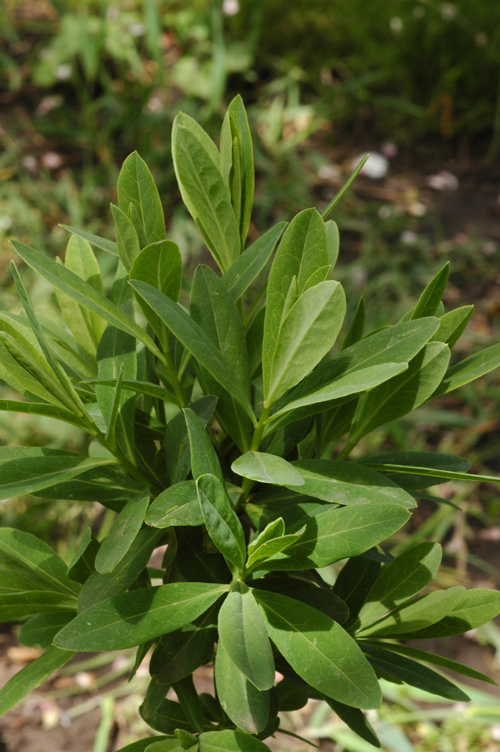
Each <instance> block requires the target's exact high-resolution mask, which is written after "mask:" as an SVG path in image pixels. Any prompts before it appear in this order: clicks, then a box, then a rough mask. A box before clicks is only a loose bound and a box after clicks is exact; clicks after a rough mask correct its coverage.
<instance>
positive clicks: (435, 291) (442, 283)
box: [410, 262, 450, 319]
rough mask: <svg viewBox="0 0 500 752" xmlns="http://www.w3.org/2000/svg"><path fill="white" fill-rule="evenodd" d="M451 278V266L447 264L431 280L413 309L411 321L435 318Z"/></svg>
mask: <svg viewBox="0 0 500 752" xmlns="http://www.w3.org/2000/svg"><path fill="white" fill-rule="evenodd" d="M449 277H450V264H449V262H447V263H446V264H445V265H444V266H443V268H442V269H440V271H439V272H438V273H437V274H436V276H435V277H434V278H433V279H431V281H430V282H429V284H428V285H427V286H426V288H425V290H424V291H423V293H422V295H421V296H420V298H419V300H418V302H417V305H416V306H415V308H414V309H413V312H412V314H411V316H410V319H420V318H422V317H423V316H434V314H435V313H436V311H437V308H438V306H439V304H440V302H441V298H442V297H443V293H444V291H445V290H446V285H447V284H448V279H449Z"/></svg>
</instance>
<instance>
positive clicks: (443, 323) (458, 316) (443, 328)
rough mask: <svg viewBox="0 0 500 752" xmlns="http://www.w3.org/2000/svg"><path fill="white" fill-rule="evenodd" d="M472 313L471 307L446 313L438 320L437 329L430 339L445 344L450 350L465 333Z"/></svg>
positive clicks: (472, 307)
mask: <svg viewBox="0 0 500 752" xmlns="http://www.w3.org/2000/svg"><path fill="white" fill-rule="evenodd" d="M473 313H474V306H473V305H468V306H461V307H460V308H455V309H454V310H453V311H448V313H445V314H444V316H441V318H440V319H439V329H438V330H437V332H436V334H435V335H434V337H433V338H432V339H433V340H436V341H437V342H445V343H446V344H447V345H448V347H449V348H450V349H452V348H453V347H454V345H455V344H456V342H457V341H458V340H459V339H460V337H461V336H462V334H463V332H464V331H465V328H466V326H467V324H468V323H469V321H470V319H471V316H472V314H473Z"/></svg>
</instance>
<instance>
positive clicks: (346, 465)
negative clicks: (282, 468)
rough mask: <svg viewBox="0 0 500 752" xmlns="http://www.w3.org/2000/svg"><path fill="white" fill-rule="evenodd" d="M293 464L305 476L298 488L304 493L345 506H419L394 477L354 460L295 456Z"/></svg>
mask: <svg viewBox="0 0 500 752" xmlns="http://www.w3.org/2000/svg"><path fill="white" fill-rule="evenodd" d="M292 466H293V467H294V468H295V470H296V471H297V472H298V473H300V475H301V476H302V479H303V481H304V483H303V485H302V486H301V487H300V489H299V490H300V493H301V494H304V495H305V496H312V497H313V498H315V499H321V500H322V501H328V502H330V503H333V504H341V505H342V506H350V505H357V504H373V503H374V502H377V503H392V504H398V505H400V506H402V507H406V508H407V509H412V508H413V507H415V506H416V502H415V500H414V498H413V497H412V496H410V494H409V493H407V492H406V491H404V490H403V489H402V488H400V487H399V486H398V485H396V483H394V481H392V480H389V479H388V478H387V477H386V476H384V475H382V473H378V472H375V471H372V470H371V468H370V469H369V468H366V467H363V466H360V465H358V464H355V463H353V462H341V461H338V460H322V459H317V460H316V459H311V460H296V461H294V462H292ZM366 470H368V472H366ZM285 485H286V486H287V488H289V487H291V484H288V483H286V484H285ZM291 490H292V491H293V490H295V487H291Z"/></svg>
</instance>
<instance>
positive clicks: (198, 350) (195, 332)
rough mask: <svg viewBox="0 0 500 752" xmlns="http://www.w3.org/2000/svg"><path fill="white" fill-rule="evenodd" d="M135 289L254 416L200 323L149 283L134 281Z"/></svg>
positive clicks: (225, 363) (242, 392)
mask: <svg viewBox="0 0 500 752" xmlns="http://www.w3.org/2000/svg"><path fill="white" fill-rule="evenodd" d="M131 285H132V287H133V288H134V290H136V291H137V292H138V293H139V295H140V296H141V297H142V298H144V300H145V301H146V303H148V305H150V306H151V308H153V309H154V311H155V312H156V313H157V314H158V316H159V317H160V319H161V320H162V321H163V323H164V324H165V325H166V326H167V327H168V328H169V329H170V331H171V332H172V334H173V335H174V336H175V337H176V338H177V339H178V340H179V341H180V342H181V343H182V344H183V345H184V347H185V348H186V349H187V350H189V352H190V353H191V354H192V355H193V356H194V358H195V359H196V360H197V361H198V362H199V364H200V365H202V366H203V367H204V368H206V369H207V371H208V372H209V373H210V374H211V375H212V376H213V377H214V379H215V380H216V381H217V382H218V383H219V384H221V385H222V386H223V387H224V388H225V389H227V391H228V392H229V393H230V394H232V395H233V396H234V397H236V399H237V400H238V401H239V402H241V404H242V405H243V407H244V408H245V409H246V411H247V412H248V414H249V415H251V416H252V415H253V412H252V408H251V406H250V403H249V398H248V395H247V393H246V391H245V389H244V388H243V387H242V386H241V384H240V383H239V381H238V380H237V379H236V378H235V376H234V375H233V374H232V373H231V370H230V368H229V365H228V363H227V361H226V359H225V358H224V357H223V356H222V354H221V353H220V351H219V350H218V348H217V347H216V346H215V345H214V344H213V343H212V342H211V341H210V340H208V339H207V337H206V336H205V334H204V333H203V329H201V327H200V326H198V324H196V322H195V321H193V319H192V318H191V316H189V315H188V314H187V313H186V312H185V311H184V310H183V309H182V308H181V307H180V306H179V305H177V303H174V302H173V301H172V300H170V298H167V296H166V295H164V294H163V293H161V292H159V290H155V289H154V288H153V287H152V286H151V285H148V284H147V283H146V282H140V281H136V280H134V281H132V282H131Z"/></svg>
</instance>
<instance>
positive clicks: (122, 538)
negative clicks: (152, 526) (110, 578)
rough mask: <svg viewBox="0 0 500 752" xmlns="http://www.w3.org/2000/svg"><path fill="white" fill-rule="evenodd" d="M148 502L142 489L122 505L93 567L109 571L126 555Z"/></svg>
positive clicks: (100, 570)
mask: <svg viewBox="0 0 500 752" xmlns="http://www.w3.org/2000/svg"><path fill="white" fill-rule="evenodd" d="M148 504H149V493H148V492H147V491H144V492H142V493H141V494H139V495H138V496H136V497H135V498H132V499H130V501H128V502H127V504H126V505H125V506H124V507H123V509H122V511H121V512H120V514H119V515H118V517H117V518H116V519H115V521H114V522H113V524H112V526H111V528H110V530H109V532H108V534H107V535H106V537H105V538H104V539H103V541H102V542H101V545H100V548H99V551H98V552H97V556H96V559H95V568H96V570H97V571H98V572H101V573H104V572H111V571H112V570H113V569H114V568H115V566H116V565H117V564H118V563H119V562H120V561H121V560H122V559H123V558H124V556H126V555H127V553H128V551H129V548H130V546H131V545H132V542H133V541H134V539H135V537H136V535H137V533H138V532H139V530H140V528H141V525H142V522H143V520H144V515H145V514H146V509H147V508H148Z"/></svg>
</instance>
